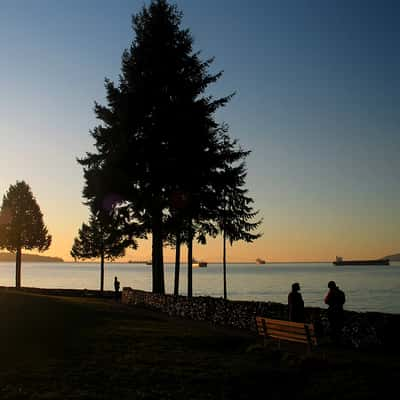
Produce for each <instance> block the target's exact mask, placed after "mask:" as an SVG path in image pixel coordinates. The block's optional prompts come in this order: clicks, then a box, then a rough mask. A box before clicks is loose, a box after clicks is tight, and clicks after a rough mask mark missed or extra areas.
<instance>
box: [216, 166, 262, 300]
mask: <svg viewBox="0 0 400 400" xmlns="http://www.w3.org/2000/svg"><path fill="white" fill-rule="evenodd" d="M224 172H225V174H226V175H227V176H226V182H230V184H227V185H224V189H223V190H222V192H221V195H222V201H221V203H220V204H221V207H220V208H219V210H218V214H219V215H218V225H219V228H220V230H221V232H222V246H223V256H222V263H223V284H224V299H225V300H226V299H227V282H226V242H227V241H229V243H230V245H231V246H232V244H233V243H234V242H236V241H240V240H241V241H244V242H247V243H251V242H253V241H254V240H256V239H258V238H259V237H260V236H261V234H260V233H253V232H254V231H255V230H256V229H257V228H258V227H259V226H260V225H261V222H262V220H257V221H254V219H255V218H256V216H257V215H258V211H255V210H254V209H253V206H252V203H253V199H251V198H250V197H249V196H248V195H247V193H248V190H247V189H245V188H244V184H245V177H246V172H245V166H244V164H243V163H241V164H239V165H238V166H236V167H227V169H226V170H225V171H224Z"/></svg>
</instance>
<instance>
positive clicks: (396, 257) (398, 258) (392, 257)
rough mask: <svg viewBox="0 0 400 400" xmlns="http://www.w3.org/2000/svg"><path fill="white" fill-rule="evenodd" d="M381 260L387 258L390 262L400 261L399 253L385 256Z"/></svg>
mask: <svg viewBox="0 0 400 400" xmlns="http://www.w3.org/2000/svg"><path fill="white" fill-rule="evenodd" d="M383 258H387V259H389V260H390V261H400V253H397V254H392V255H391V256H386V257H383Z"/></svg>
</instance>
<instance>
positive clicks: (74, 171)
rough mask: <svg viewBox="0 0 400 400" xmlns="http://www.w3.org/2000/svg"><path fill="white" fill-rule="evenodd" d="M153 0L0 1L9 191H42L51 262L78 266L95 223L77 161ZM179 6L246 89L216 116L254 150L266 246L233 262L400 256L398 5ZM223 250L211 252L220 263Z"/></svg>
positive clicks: (2, 176)
mask: <svg viewBox="0 0 400 400" xmlns="http://www.w3.org/2000/svg"><path fill="white" fill-rule="evenodd" d="M143 4H148V2H143V1H135V0H129V1H128V0H114V1H111V0H107V1H106V0H80V1H77V0H68V1H55V0H2V2H1V5H2V10H1V14H0V48H1V51H2V54H1V57H0V87H1V95H0V135H1V136H0V137H1V149H2V152H1V154H2V156H1V157H0V193H4V192H5V190H6V189H7V188H8V186H9V185H10V184H11V183H15V181H16V180H17V179H18V180H21V179H25V180H26V181H27V182H28V183H29V184H30V185H31V187H32V190H33V192H34V194H35V195H36V196H37V198H38V201H39V203H40V205H41V208H42V211H43V213H44V214H45V222H46V223H47V224H48V227H49V230H50V232H51V233H53V236H54V245H53V247H52V248H51V249H50V251H49V254H55V255H60V256H63V257H64V258H68V257H67V256H68V253H69V248H70V246H71V244H72V240H73V236H74V235H75V234H76V232H77V229H78V227H79V226H80V224H81V223H82V221H83V220H85V219H86V218H87V210H86V208H85V207H84V206H83V205H82V204H81V203H82V199H81V190H82V187H83V177H82V170H81V168H80V166H78V165H77V163H76V161H75V158H76V157H80V156H82V155H83V154H84V153H85V151H91V150H92V147H91V146H92V140H91V138H90V136H89V133H88V131H89V129H91V128H92V127H93V126H94V125H95V124H96V121H95V119H94V114H93V102H94V100H97V101H100V102H103V100H104V94H105V91H104V87H103V80H104V77H109V78H111V79H116V77H117V76H118V73H119V68H120V59H121V54H122V51H123V49H124V48H126V47H128V46H129V44H130V42H131V40H132V38H133V33H132V30H131V15H132V14H133V13H137V12H138V11H139V10H140V8H141V7H142V6H143ZM177 4H178V6H179V8H180V9H181V10H182V11H183V13H184V19H183V26H184V27H189V28H190V30H191V32H192V34H193V36H194V38H195V49H198V50H202V54H203V56H204V58H207V57H210V56H215V57H216V58H215V63H214V66H213V69H214V70H215V71H218V70H220V69H222V70H224V71H225V73H224V76H223V77H222V79H221V80H220V82H219V83H218V84H216V85H215V86H214V87H213V88H212V90H211V92H212V93H213V94H215V95H224V94H227V93H230V92H232V91H236V92H237V95H236V96H235V98H234V99H233V100H232V102H231V103H230V104H229V105H228V106H227V107H226V109H225V110H223V111H222V112H220V113H219V114H218V119H219V120H221V121H222V120H224V121H226V122H228V124H229V125H230V134H231V135H232V136H233V137H235V138H237V139H239V142H240V143H241V145H242V146H243V147H244V148H246V149H250V150H252V154H251V155H250V157H249V159H248V187H249V189H250V193H251V194H252V195H253V197H254V199H255V201H256V207H258V208H259V209H260V211H261V215H262V216H263V217H264V225H263V227H262V230H263V232H264V236H263V238H262V239H260V240H259V241H258V242H257V243H255V244H254V245H251V246H248V245H247V246H241V245H237V246H234V248H233V249H232V253H231V254H232V258H234V259H237V260H241V259H249V258H256V257H259V256H261V257H263V258H267V259H272V260H304V259H307V260H311V259H314V260H315V259H331V258H332V257H334V256H335V255H336V254H337V255H342V256H344V257H353V256H354V257H364V256H365V257H375V256H376V257H379V256H383V255H385V254H386V253H391V252H399V251H400V242H399V237H400V217H399V212H398V207H399V204H400V185H399V183H400V182H399V181H400V179H399V171H400V157H399V154H400V135H399V129H400V113H399V110H398V108H399V105H400V55H399V54H400V52H399V43H400V30H399V23H398V21H399V18H400V3H399V2H397V1H389V0H386V1H361V0H360V1H352V0H342V1H317V0H315V1H306V0H304V1H301V0H293V1H266V0H264V1H258V0H257V1H250V2H243V1H237V0H233V1H221V0H214V1H210V0H202V1H197V0H196V1H195V0H185V1H183V0H182V1H178V2H177ZM146 246H147V244H143V246H142V252H143V253H141V254H142V255H143V257H148V256H149V254H150V252H149V251H148V246H147V247H146ZM218 249H219V247H218V245H217V244H210V245H209V246H207V247H206V248H199V249H198V255H199V256H200V258H206V259H207V258H208V259H210V258H212V259H216V258H217V257H218V256H219V250H218ZM133 257H136V256H135V255H134V256H133ZM137 257H138V258H140V256H137Z"/></svg>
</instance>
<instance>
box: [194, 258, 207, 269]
mask: <svg viewBox="0 0 400 400" xmlns="http://www.w3.org/2000/svg"><path fill="white" fill-rule="evenodd" d="M192 267H193V268H206V267H207V263H206V262H205V261H197V260H195V259H193V262H192Z"/></svg>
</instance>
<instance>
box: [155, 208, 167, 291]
mask: <svg viewBox="0 0 400 400" xmlns="http://www.w3.org/2000/svg"><path fill="white" fill-rule="evenodd" d="M152 264H153V265H152V270H153V293H160V294H164V293H165V285H164V260H163V238H162V214H161V210H160V209H158V210H156V211H154V212H153V226H152Z"/></svg>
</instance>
